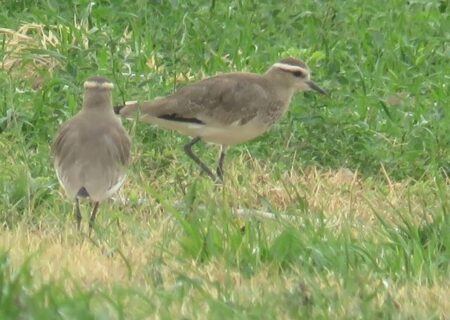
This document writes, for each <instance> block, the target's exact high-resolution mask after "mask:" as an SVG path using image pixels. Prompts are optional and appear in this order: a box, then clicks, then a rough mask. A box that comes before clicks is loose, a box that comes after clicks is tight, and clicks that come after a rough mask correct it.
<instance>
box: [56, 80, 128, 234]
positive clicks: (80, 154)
mask: <svg viewBox="0 0 450 320" xmlns="http://www.w3.org/2000/svg"><path fill="white" fill-rule="evenodd" d="M113 87H114V86H113V84H112V83H111V82H110V81H109V80H107V79H105V78H102V77H92V78H89V79H88V80H87V81H86V82H85V83H84V89H85V93H84V99H83V107H82V109H81V111H80V112H78V114H77V115H75V116H74V117H73V118H72V119H70V120H68V121H67V122H65V123H64V124H63V125H62V127H61V129H60V131H59V133H58V135H57V137H56V139H55V142H54V144H53V150H52V151H53V155H54V165H55V169H56V174H57V176H58V180H59V182H60V184H61V185H62V186H63V187H64V190H65V192H66V194H67V196H68V197H70V198H71V199H74V200H75V206H76V207H75V217H76V222H77V228H78V229H79V228H80V224H81V212H80V205H79V200H78V199H79V198H90V199H91V200H92V201H93V209H92V213H91V217H90V220H89V230H91V229H92V227H93V224H94V221H95V217H96V214H97V210H98V207H99V203H100V202H101V201H103V200H105V199H107V198H109V197H110V196H111V195H113V194H114V193H115V192H117V191H118V190H119V188H120V187H121V185H122V184H123V182H124V181H125V176H126V173H125V167H126V165H127V164H128V162H129V160H130V147H131V141H130V137H129V136H128V133H127V132H126V131H125V129H124V128H123V127H122V124H121V121H120V119H119V118H118V117H117V116H116V115H115V114H114V111H113V107H112V89H113Z"/></svg>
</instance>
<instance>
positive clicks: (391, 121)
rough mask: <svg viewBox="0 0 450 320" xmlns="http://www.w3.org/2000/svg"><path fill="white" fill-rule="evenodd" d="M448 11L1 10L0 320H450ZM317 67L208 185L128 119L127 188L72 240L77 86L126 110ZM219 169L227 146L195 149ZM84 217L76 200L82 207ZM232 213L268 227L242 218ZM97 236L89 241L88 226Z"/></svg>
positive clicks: (441, 7)
mask: <svg viewBox="0 0 450 320" xmlns="http://www.w3.org/2000/svg"><path fill="white" fill-rule="evenodd" d="M449 10H450V9H449V7H448V2H446V1H409V2H404V1H382V2H381V3H380V2H379V1H365V2H361V1H345V2H344V1H342V2H332V1H301V2H300V1H284V2H281V1H265V2H257V1H249V0H242V1H230V2H224V1H222V2H219V1H195V2H194V1H157V2H151V1H144V0H141V1H139V0H137V1H132V2H123V3H122V2H119V1H96V2H95V3H94V2H89V1H84V0H80V1H66V2H61V1H56V0H46V1H37V0H35V1H31V0H27V1H20V0H17V1H9V2H7V3H6V4H3V5H2V7H1V8H0V20H1V21H3V22H2V27H1V28H0V46H1V47H0V59H1V61H2V64H1V65H0V148H1V149H2V152H1V153H0V162H1V163H2V165H1V166H0V197H1V198H0V199H1V201H0V217H1V218H0V221H1V223H2V229H1V231H0V289H1V290H0V318H1V319H17V318H20V319H41V318H42V319H57V318H58V319H59V318H63V319H80V318H83V319H91V318H106V319H144V318H164V319H165V318H208V319H215V318H220V319H223V318H237V319H242V318H255V319H274V318H282V319H284V318H306V317H309V318H339V319H347V318H364V319H372V318H377V319H379V318H396V319H411V318H414V319H444V318H446V317H448V315H449V314H450V304H449V302H448V298H445V297H446V296H448V293H449V291H450V278H449V274H450V273H449V271H450V265H449V261H450V253H449V247H450V221H449V213H448V212H449V194H450V189H449V186H448V182H449V180H448V174H449V170H450V162H449V161H450V160H449V159H450V154H449V150H450V148H449V146H450V135H449V128H450V120H449V111H448V96H449V93H450V92H449V86H448V82H449V76H448V71H447V70H449V66H450V63H449V62H450V60H449V53H450V47H449V43H450V41H449V40H450V39H449V33H448V30H450V19H449ZM287 55H293V56H297V57H299V58H302V59H305V60H306V61H307V63H308V64H309V66H310V68H311V69H312V72H313V78H314V79H315V80H316V81H317V82H318V83H319V84H321V86H323V87H325V88H327V89H328V90H329V91H330V96H329V97H320V96H317V95H314V94H304V95H298V96H297V97H296V98H295V99H294V100H293V102H292V104H291V108H290V112H289V114H288V115H287V117H285V118H284V119H283V120H282V121H281V122H280V123H279V124H277V125H276V126H274V128H272V130H271V131H270V132H269V133H267V134H266V135H264V136H262V137H260V138H258V139H256V140H255V141H253V142H250V143H247V144H245V145H241V146H237V147H235V148H233V149H231V151H230V153H229V157H228V158H227V160H228V161H227V162H226V167H225V170H226V185H225V186H224V188H223V189H214V186H213V185H212V183H210V182H209V181H208V179H207V178H206V177H204V176H201V175H200V174H199V171H198V169H197V168H196V167H195V166H194V165H193V164H192V162H190V161H189V160H188V159H187V157H186V156H185V155H184V154H183V150H182V148H181V146H182V145H183V144H184V143H185V142H186V138H184V137H181V136H180V135H178V134H177V133H174V132H169V131H164V130H160V129H157V128H154V127H150V126H147V125H145V124H139V123H130V122H127V123H125V125H126V127H127V129H128V130H129V131H130V134H131V136H132V138H133V163H132V166H131V168H130V173H129V179H128V181H127V183H126V185H125V186H124V187H123V189H122V191H121V193H120V195H118V196H117V197H116V199H114V201H109V202H106V203H104V204H103V205H102V207H101V208H100V210H101V211H100V214H99V219H98V221H97V226H96V230H95V235H94V236H93V237H92V238H89V237H87V236H86V235H85V234H84V233H78V232H76V231H75V228H74V221H73V215H72V204H71V203H69V202H68V201H67V200H65V199H64V197H63V194H62V190H61V189H60V187H59V185H58V182H57V179H56V176H55V173H54V171H53V168H52V165H51V158H50V156H49V145H50V143H51V141H52V139H53V136H54V135H55V133H56V131H57V129H58V128H59V126H60V124H61V123H62V122H63V121H65V120H66V119H67V118H69V117H70V116H71V115H73V114H74V113H75V112H77V110H78V109H79V105H80V102H81V94H82V86H81V84H82V82H83V81H84V80H85V79H86V78H87V77H89V76H91V75H94V74H100V75H104V76H106V77H108V78H110V79H111V80H113V81H114V82H115V84H116V90H115V92H114V94H115V95H114V101H115V103H121V102H123V101H124V100H136V99H151V98H154V97H157V96H162V95H164V94H167V93H170V92H172V91H173V90H174V88H176V87H180V86H183V85H184V84H186V83H187V82H189V81H193V80H195V79H200V78H202V77H204V76H206V75H212V74H216V73H220V72H227V71H231V70H247V71H254V72H264V70H265V69H266V68H267V67H268V66H270V65H271V64H272V63H274V62H276V61H277V60H278V59H279V58H280V57H284V56H287ZM199 153H200V154H201V155H202V157H204V158H205V159H207V160H208V161H211V162H212V161H214V158H215V156H216V149H215V148H214V147H213V146H200V147H199ZM88 209H89V207H88V204H87V203H86V204H84V205H83V210H84V211H85V212H87V211H88ZM238 209H253V210H260V211H266V212H272V213H274V214H275V218H274V219H268V218H261V217H256V216H247V217H240V216H238V215H237V213H238ZM85 227H86V226H85Z"/></svg>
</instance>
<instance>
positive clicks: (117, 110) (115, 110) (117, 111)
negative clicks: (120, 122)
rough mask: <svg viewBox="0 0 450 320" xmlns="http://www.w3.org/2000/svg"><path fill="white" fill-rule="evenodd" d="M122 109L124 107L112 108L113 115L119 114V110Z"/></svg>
mask: <svg viewBox="0 0 450 320" xmlns="http://www.w3.org/2000/svg"><path fill="white" fill-rule="evenodd" d="M123 107H124V106H114V107H113V109H114V113H115V114H120V110H122V109H123Z"/></svg>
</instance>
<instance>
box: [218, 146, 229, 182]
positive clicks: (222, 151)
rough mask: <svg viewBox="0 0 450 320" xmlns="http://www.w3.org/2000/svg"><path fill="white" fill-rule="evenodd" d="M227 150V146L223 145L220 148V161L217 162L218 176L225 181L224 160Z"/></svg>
mask: <svg viewBox="0 0 450 320" xmlns="http://www.w3.org/2000/svg"><path fill="white" fill-rule="evenodd" d="M226 152H227V147H226V146H224V145H222V146H221V148H220V155H219V162H218V163H217V170H216V173H217V177H219V179H220V181H222V182H223V161H224V160H225V155H226Z"/></svg>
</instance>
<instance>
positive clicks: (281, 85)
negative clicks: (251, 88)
mask: <svg viewBox="0 0 450 320" xmlns="http://www.w3.org/2000/svg"><path fill="white" fill-rule="evenodd" d="M262 76H263V77H264V78H265V79H266V80H267V81H268V83H269V84H270V87H271V88H273V93H274V94H275V95H276V96H277V97H278V98H279V99H281V100H284V101H287V103H289V101H290V100H291V98H292V96H293V95H294V94H295V90H294V89H293V88H292V87H290V86H287V85H286V79H285V77H283V76H282V75H280V74H279V73H277V72H271V70H269V71H268V72H266V73H265V74H263V75H262Z"/></svg>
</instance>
